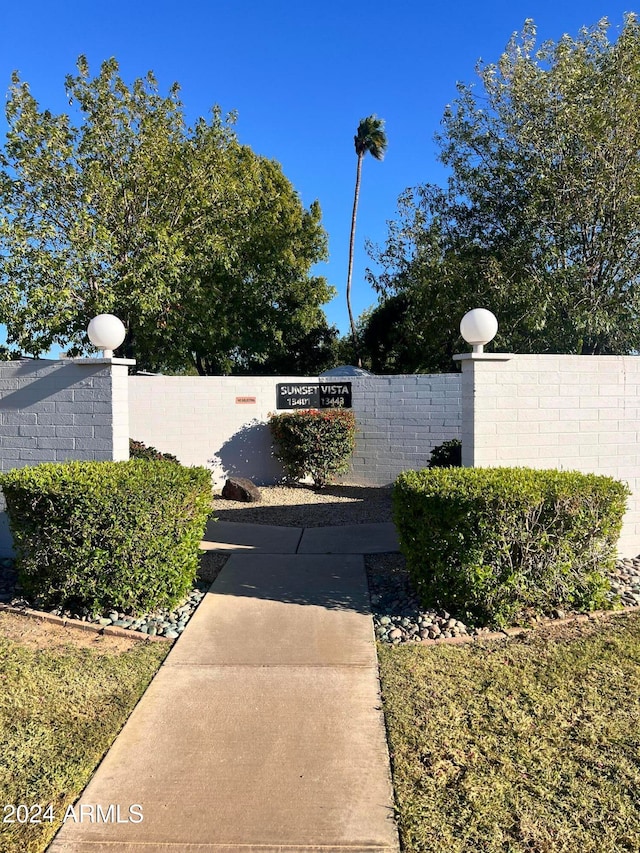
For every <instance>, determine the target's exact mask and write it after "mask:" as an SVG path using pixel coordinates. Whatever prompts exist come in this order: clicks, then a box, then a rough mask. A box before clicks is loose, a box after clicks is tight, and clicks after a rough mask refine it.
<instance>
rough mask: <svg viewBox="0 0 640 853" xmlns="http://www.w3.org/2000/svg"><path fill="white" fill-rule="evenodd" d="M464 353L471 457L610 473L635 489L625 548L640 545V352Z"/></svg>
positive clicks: (466, 445)
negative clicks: (611, 354) (635, 354)
mask: <svg viewBox="0 0 640 853" xmlns="http://www.w3.org/2000/svg"><path fill="white" fill-rule="evenodd" d="M500 358H502V359H505V360H497V357H496V356H491V355H489V354H487V355H486V356H484V357H482V356H476V357H471V356H469V355H466V356H462V357H458V360H460V361H462V369H463V374H462V385H463V389H464V390H463V397H464V402H463V420H464V426H463V429H462V442H463V464H465V465H474V466H507V465H509V466H511V465H523V466H528V467H531V468H558V469H564V470H576V471H582V472H584V473H594V474H606V475H609V476H612V477H615V478H616V479H619V480H623V481H625V482H626V483H628V485H629V487H630V489H631V490H632V493H633V494H632V497H631V498H630V499H629V502H628V510H627V513H626V515H625V519H624V527H623V531H622V535H621V538H620V542H619V553H620V554H621V555H623V556H636V555H637V554H638V553H640V444H639V440H640V358H638V357H636V356H580V355H513V356H500Z"/></svg>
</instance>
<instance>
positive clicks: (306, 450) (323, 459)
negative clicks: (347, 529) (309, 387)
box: [269, 409, 356, 487]
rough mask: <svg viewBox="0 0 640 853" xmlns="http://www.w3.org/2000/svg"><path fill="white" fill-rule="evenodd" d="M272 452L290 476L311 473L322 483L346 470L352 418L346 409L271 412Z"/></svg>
mask: <svg viewBox="0 0 640 853" xmlns="http://www.w3.org/2000/svg"><path fill="white" fill-rule="evenodd" d="M269 428H270V430H271V435H272V437H273V440H274V442H275V444H276V447H275V451H274V452H275V456H276V458H278V459H279V460H280V462H282V467H283V468H284V471H285V475H286V476H287V478H288V479H290V480H294V481H295V480H301V479H302V478H303V477H307V476H309V477H311V479H312V480H313V483H314V484H315V485H316V486H318V487H322V486H325V485H326V484H327V483H329V482H330V481H331V480H332V479H333V477H335V476H336V475H338V474H346V473H347V471H348V470H349V466H350V460H351V455H352V454H353V450H354V447H355V435H356V419H355V415H354V414H353V412H352V411H350V410H347V409H324V410H317V409H305V410H303V411H299V412H283V413H282V414H279V415H271V416H270V418H269Z"/></svg>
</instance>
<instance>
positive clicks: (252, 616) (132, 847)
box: [49, 537, 399, 853]
mask: <svg viewBox="0 0 640 853" xmlns="http://www.w3.org/2000/svg"><path fill="white" fill-rule="evenodd" d="M236 538H237V537H236ZM134 803H135V804H140V805H141V807H142V811H143V816H144V817H143V820H142V822H139V823H133V822H123V823H116V822H109V823H105V822H103V823H97V822H93V823H91V822H82V823H80V822H78V823H73V822H67V823H66V824H65V825H64V826H63V827H62V829H61V830H60V832H59V833H58V835H57V836H56V839H55V840H54V842H53V843H52V845H51V846H50V848H49V850H50V851H51V853H62V851H65V853H70V852H71V851H75V853H98V851H102V850H108V851H114V853H134V851H135V853H152V851H154V852H155V851H168V853H179V851H180V853H181V851H184V852H185V853H189V851H207V850H209V851H220V852H221V853H222V851H224V853H233V851H237V853H253V851H255V853H295V851H299V853H307V851H309V853H310V851H322V853H398V850H399V845H398V836H397V831H396V827H395V822H394V819H393V793H392V788H391V780H390V771H389V756H388V752H387V744H386V738H385V730H384V720H383V716H382V709H381V701H380V695H379V684H378V670H377V660H376V652H375V643H374V637H373V625H372V620H371V615H370V610H369V597H368V589H367V581H366V574H365V568H364V558H363V556H362V554H359V555H358V554H341V555H327V554H293V553H287V554H265V553H259V552H247V551H245V550H243V549H240V550H238V551H237V552H236V553H234V554H232V556H231V557H230V559H229V560H228V561H227V563H226V565H225V567H224V568H223V570H222V572H221V573H220V575H219V576H218V578H217V579H216V581H215V583H214V584H213V585H212V587H211V589H210V591H209V593H208V594H207V595H206V596H205V599H204V600H203V602H202V603H201V605H200V606H199V608H198V610H197V611H196V613H195V615H194V616H193V617H192V619H191V620H190V621H189V623H188V625H187V628H186V630H185V631H184V633H183V634H182V636H181V637H180V639H179V640H178V641H177V642H176V643H175V645H174V647H173V649H172V651H171V652H170V654H169V656H168V657H167V659H166V661H165V663H164V664H163V666H162V667H161V668H160V670H159V671H158V673H157V675H156V677H155V678H154V680H153V682H152V683H151V685H150V687H149V688H148V690H147V691H146V693H145V694H144V696H143V697H142V699H141V700H140V702H139V703H138V706H137V707H136V709H135V710H134V712H133V714H132V715H131V717H130V718H129V720H128V722H127V724H126V725H125V727H124V729H123V731H122V732H121V734H120V735H119V736H118V738H117V739H116V741H115V743H114V744H113V746H112V748H111V750H110V751H109V752H108V754H107V755H106V757H105V759H104V760H103V762H102V764H101V765H100V767H99V768H98V770H97V771H96V773H95V775H94V777H93V779H92V780H91V782H90V783H89V785H88V786H87V788H86V789H85V791H84V793H83V795H82V798H81V800H80V802H79V804H78V805H77V806H76V812H79V806H82V805H83V804H84V805H85V806H86V807H88V806H94V813H95V806H97V805H98V804H99V805H101V806H102V807H103V811H106V809H107V807H108V806H109V805H110V804H114V805H119V806H120V815H121V816H122V818H123V820H124V819H125V818H126V817H127V816H128V809H129V806H131V805H132V804H134ZM85 811H86V813H87V814H88V813H89V812H88V809H85Z"/></svg>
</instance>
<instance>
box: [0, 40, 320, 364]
mask: <svg viewBox="0 0 640 853" xmlns="http://www.w3.org/2000/svg"><path fill="white" fill-rule="evenodd" d="M65 83H66V91H67V95H68V98H69V101H70V104H71V107H72V110H73V115H72V116H71V115H65V114H63V115H53V114H52V113H51V112H49V111H48V110H41V109H40V107H39V105H38V103H37V102H36V100H35V99H34V97H33V96H32V95H31V93H30V90H29V87H28V85H27V84H26V83H25V82H22V81H21V80H20V79H19V78H18V75H17V74H14V76H13V80H12V85H11V88H10V91H9V97H8V101H7V121H8V125H9V130H8V134H7V139H6V144H5V146H4V149H3V150H2V151H1V152H0V322H2V323H5V324H6V326H7V330H8V344H9V346H10V347H11V348H12V350H13V351H14V352H15V351H22V352H26V353H30V354H33V355H38V354H40V353H42V352H46V351H47V350H48V349H49V348H50V346H51V345H52V344H59V345H61V346H64V347H68V348H69V349H70V351H71V352H74V353H80V352H82V351H84V349H85V347H86V346H87V342H86V335H85V330H86V326H87V324H88V321H89V319H90V318H91V317H92V316H94V315H95V314H96V313H101V312H112V313H114V314H117V315H118V316H120V317H121V318H122V320H123V321H124V322H125V325H126V326H127V328H128V338H127V342H126V354H127V355H130V356H133V357H135V358H136V359H137V360H138V366H139V367H140V368H147V369H168V370H175V371H188V370H189V369H193V368H196V369H197V370H198V371H199V372H201V373H211V372H220V373H229V372H233V371H236V370H237V371H246V370H248V369H253V370H256V371H259V370H260V367H261V365H263V364H265V363H266V362H267V361H268V359H269V357H271V356H273V355H274V352H275V353H276V354H277V353H278V352H280V351H281V350H282V349H283V348H284V346H285V342H286V341H287V338H288V336H289V335H296V336H298V337H304V336H305V335H312V333H313V332H314V330H317V329H319V328H320V329H326V328H327V326H326V319H325V317H324V314H323V312H322V310H321V308H320V306H321V305H322V304H324V303H325V302H327V301H328V300H329V299H330V298H331V296H332V295H333V291H332V288H330V287H328V285H327V283H326V281H325V280H324V279H323V278H319V277H313V276H311V275H310V274H309V270H310V268H311V266H312V264H314V263H316V262H317V261H320V260H322V259H323V258H324V257H325V255H326V235H325V232H324V230H323V228H322V226H321V222H320V219H321V213H320V208H319V205H318V204H317V203H314V204H313V205H312V206H311V207H310V208H309V209H308V210H307V209H305V208H304V207H303V206H302V204H301V202H300V200H299V197H298V196H297V194H296V192H295V190H294V188H293V187H292V185H291V184H290V182H289V181H288V180H287V179H286V177H285V176H284V175H283V173H282V170H281V168H280V166H279V164H278V163H276V162H275V161H272V160H268V159H266V158H264V157H260V156H258V155H256V154H255V153H254V152H253V151H252V150H251V149H250V148H248V147H247V146H244V145H241V144H240V143H239V142H238V140H237V138H236V136H235V133H234V130H233V122H234V116H233V115H229V116H227V117H225V118H223V117H222V115H221V113H220V111H219V109H217V108H214V110H213V112H212V115H211V117H210V119H209V120H205V119H204V118H201V119H199V120H198V121H197V122H196V123H195V125H194V126H193V127H187V125H186V123H185V119H184V113H183V105H182V103H181V101H180V98H179V88H178V86H177V84H174V85H173V86H172V87H171V89H170V90H169V93H168V94H167V95H166V96H165V95H161V94H160V93H159V92H158V86H157V83H156V80H155V78H154V76H153V74H151V73H149V74H148V75H147V76H146V77H145V78H144V79H140V80H136V81H135V82H134V83H133V85H132V86H127V85H126V83H125V82H124V81H123V80H122V79H121V77H120V76H119V74H118V64H117V62H116V61H115V60H114V59H111V60H108V61H107V62H105V63H103V64H102V66H101V69H100V73H99V74H98V75H97V76H96V77H95V78H91V76H90V74H89V68H88V65H87V62H86V60H85V59H84V58H83V57H80V59H79V60H78V73H77V75H76V76H69V77H67V78H66V81H65ZM294 367H295V365H294V364H292V365H291V369H292V370H293V369H294Z"/></svg>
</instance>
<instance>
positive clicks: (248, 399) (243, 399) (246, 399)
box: [236, 397, 256, 403]
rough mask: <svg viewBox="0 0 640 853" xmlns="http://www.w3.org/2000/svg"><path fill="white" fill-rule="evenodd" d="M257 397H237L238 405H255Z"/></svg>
mask: <svg viewBox="0 0 640 853" xmlns="http://www.w3.org/2000/svg"><path fill="white" fill-rule="evenodd" d="M255 402H256V398H255V397H236V403H255Z"/></svg>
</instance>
